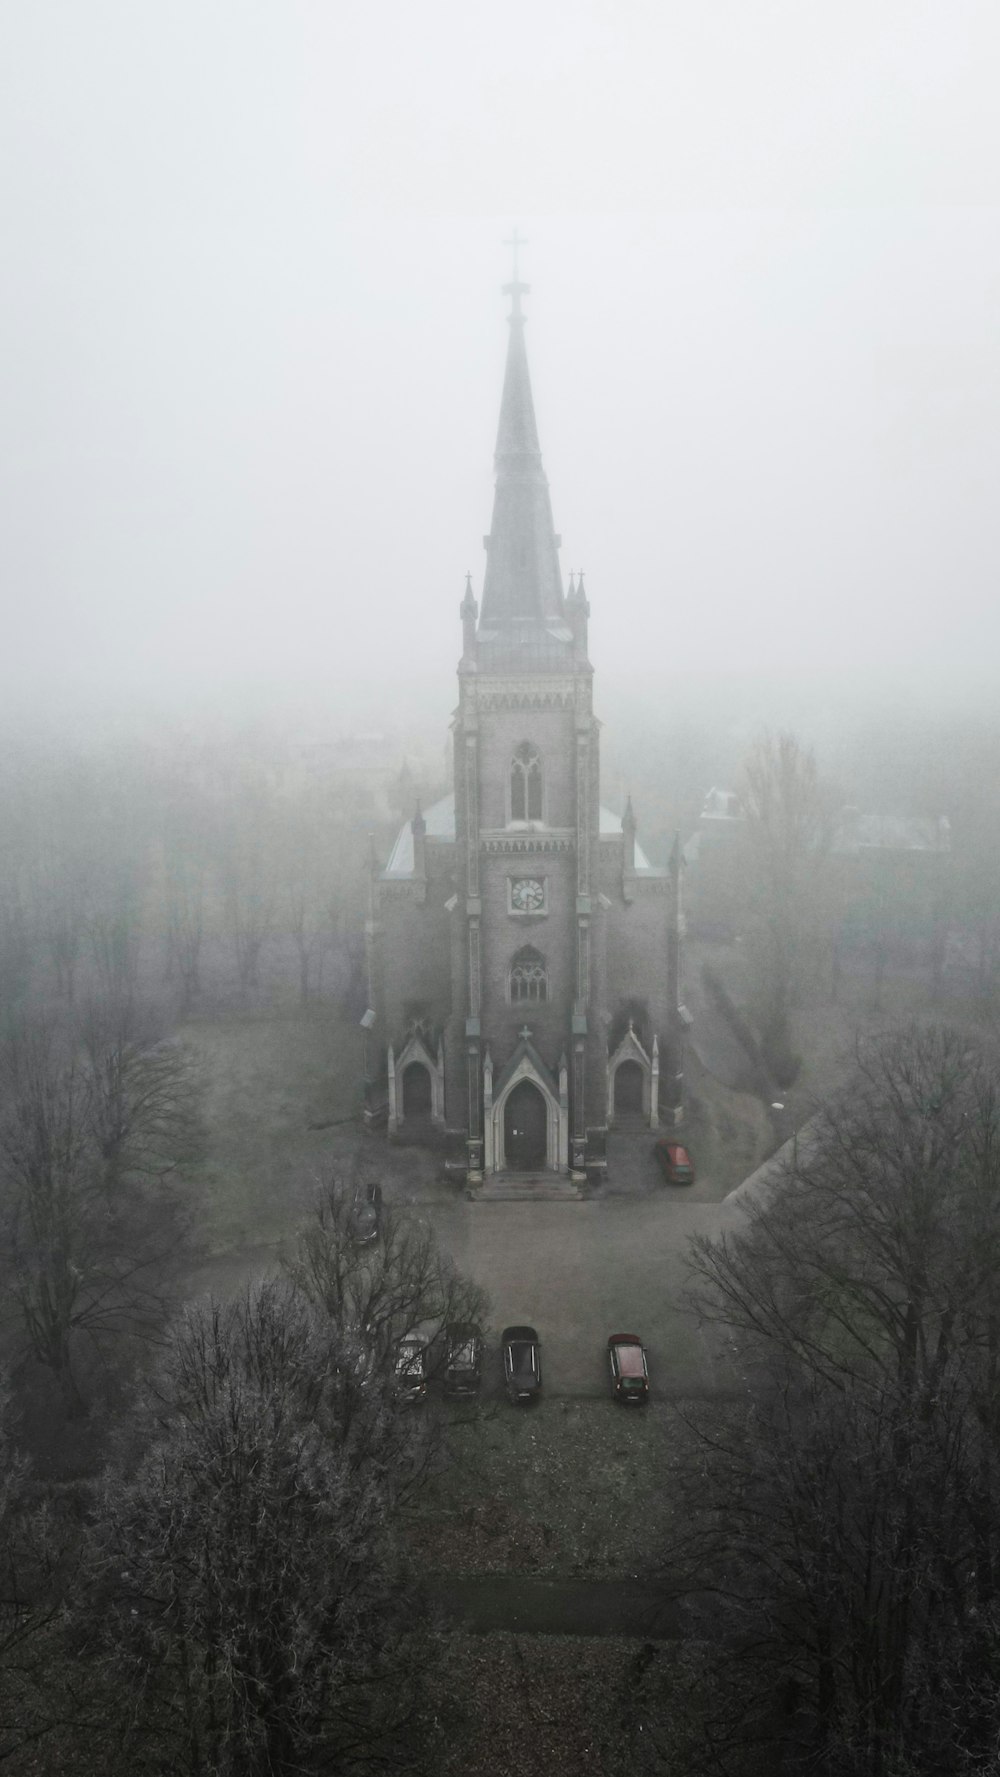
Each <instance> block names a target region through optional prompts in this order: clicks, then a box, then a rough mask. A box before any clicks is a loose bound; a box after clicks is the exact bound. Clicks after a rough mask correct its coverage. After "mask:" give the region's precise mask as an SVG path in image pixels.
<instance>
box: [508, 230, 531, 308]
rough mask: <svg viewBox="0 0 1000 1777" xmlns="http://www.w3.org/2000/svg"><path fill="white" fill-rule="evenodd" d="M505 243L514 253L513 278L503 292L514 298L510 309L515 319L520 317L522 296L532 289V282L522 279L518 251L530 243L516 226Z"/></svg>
mask: <svg viewBox="0 0 1000 1777" xmlns="http://www.w3.org/2000/svg"><path fill="white" fill-rule="evenodd" d="M503 244H504V246H505V247H509V248H510V249H511V254H512V266H511V270H512V272H513V276H512V278H511V281H510V283H509V284H505V285H504V287H503V293H504V295H505V296H510V297H511V298H512V299H513V300H512V302H511V310H510V313H511V319H512V320H513V319H514V317H515V316H516V317H517V318H518V319H520V315H521V298H522V296H527V295H528V293H529V291H530V289H531V285H530V284H522V282H521V279H520V277H519V275H518V263H517V251H518V248H519V247H526V246H527V245H528V243H527V241H526V240H525V238H524V236H523V235H520V234H518V232H517V229H516V228H515V230H514V232H513V234H512V235H511V238H510V240H509V241H504V243H503Z"/></svg>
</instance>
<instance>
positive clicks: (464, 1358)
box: [444, 1320, 483, 1395]
mask: <svg viewBox="0 0 1000 1777" xmlns="http://www.w3.org/2000/svg"><path fill="white" fill-rule="evenodd" d="M482 1379H483V1335H482V1333H481V1332H480V1330H479V1328H478V1327H477V1326H474V1325H473V1323H472V1321H464V1320H463V1321H455V1322H453V1324H452V1325H451V1326H450V1327H447V1328H446V1330H445V1355H444V1392H445V1394H450V1395H462V1394H478V1393H479V1385H480V1383H481V1382H482Z"/></svg>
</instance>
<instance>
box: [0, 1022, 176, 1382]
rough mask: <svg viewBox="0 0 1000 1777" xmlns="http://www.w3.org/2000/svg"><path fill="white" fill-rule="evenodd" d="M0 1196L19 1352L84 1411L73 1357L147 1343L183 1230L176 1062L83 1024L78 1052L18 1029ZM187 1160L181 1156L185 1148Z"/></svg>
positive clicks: (0, 1122)
mask: <svg viewBox="0 0 1000 1777" xmlns="http://www.w3.org/2000/svg"><path fill="white" fill-rule="evenodd" d="M0 1102H2V1103H3V1112H2V1114H0V1187H2V1197H0V1203H2V1216H3V1233H4V1240H3V1249H2V1260H0V1262H2V1265H3V1269H4V1271H5V1273H6V1284H7V1292H8V1301H9V1302H10V1303H11V1304H12V1305H13V1306H14V1308H15V1310H16V1314H17V1318H18V1319H19V1321H20V1324H21V1327H22V1330H23V1333H24V1335H25V1337H26V1340H27V1345H28V1348H29V1350H30V1351H31V1353H32V1354H33V1356H34V1357H35V1358H36V1360H37V1361H38V1362H39V1363H41V1364H43V1365H44V1366H45V1367H46V1368H48V1369H49V1370H50V1371H51V1372H52V1374H53V1375H54V1376H55V1377H56V1379H57V1381H58V1382H59V1384H60V1387H61V1388H62V1391H63V1397H64V1401H65V1404H66V1408H67V1411H68V1412H70V1413H81V1412H83V1411H85V1402H84V1400H83V1396H82V1394H81V1391H80V1388H79V1385H78V1382H77V1377H76V1370H75V1366H74V1361H73V1352H74V1346H75V1344H76V1342H77V1341H78V1339H79V1338H80V1337H82V1336H87V1337H88V1338H89V1339H90V1340H91V1341H93V1342H96V1343H97V1344H98V1345H102V1344H103V1343H104V1342H105V1341H106V1340H107V1339H109V1338H111V1337H112V1336H115V1335H120V1334H121V1333H122V1332H124V1331H129V1332H131V1333H138V1334H140V1335H147V1336H148V1335H150V1334H153V1333H155V1332H156V1330H157V1329H158V1328H159V1326H160V1325H161V1324H162V1321H163V1318H164V1313H165V1309H166V1297H165V1278H164V1270H165V1266H166V1264H167V1262H168V1259H169V1258H170V1256H171V1255H173V1254H174V1253H175V1251H176V1248H177V1246H178V1242H179V1240H180V1239H181V1236H182V1232H183V1225H184V1224H183V1215H182V1205H181V1204H180V1202H179V1200H178V1199H177V1198H176V1197H174V1196H173V1195H172V1194H171V1193H170V1191H169V1190H168V1189H167V1188H166V1174H167V1172H169V1171H171V1170H172V1169H173V1167H174V1165H175V1164H176V1160H177V1156H176V1154H175V1155H174V1156H173V1157H171V1155H170V1152H169V1150H170V1148H171V1147H172V1146H174V1145H175V1144H176V1145H177V1146H179V1145H180V1143H181V1141H182V1139H183V1140H184V1141H185V1142H190V1140H191V1138H192V1135H193V1133H194V1130H195V1129H196V1119H195V1115H194V1110H193V1107H192V1095H191V1089H190V1082H189V1080H188V1076H187V1072H186V1067H185V1064H184V1063H183V1061H182V1060H178V1059H177V1058H176V1057H175V1056H174V1055H173V1054H171V1053H170V1052H169V1051H167V1052H161V1051H157V1050H156V1049H153V1050H147V1051H143V1050H142V1049H141V1047H140V1046H138V1045H136V1044H135V1043H134V1042H133V1041H132V1040H130V1039H129V1038H128V1036H127V1035H126V1034H125V1031H124V1029H123V1026H122V1024H121V1023H120V1022H119V1023H118V1024H117V1026H115V1025H114V1024H113V1023H111V1024H109V1025H108V1026H107V1028H106V1029H105V1030H104V1031H103V1033H102V1032H100V1031H99V1027H98V1023H97V1021H96V1019H95V1020H94V1021H92V1024H91V1028H90V1031H89V1033H88V1037H87V1040H86V1042H85V1043H84V1045H83V1049H82V1053H81V1051H80V1049H79V1048H78V1046H77V1045H76V1043H75V1042H74V1041H71V1040H70V1039H69V1038H68V1037H67V1036H66V1034H65V1033H61V1032H58V1031H57V1030H56V1029H55V1028H54V1027H53V1026H52V1025H51V1024H44V1023H36V1024H34V1025H32V1024H27V1023H24V1024H22V1025H21V1027H20V1028H19V1029H18V1030H17V1032H16V1033H15V1034H14V1035H12V1036H11V1037H10V1038H9V1039H8V1041H7V1043H6V1045H5V1046H4V1049H3V1051H2V1054H0ZM188 1151H190V1150H188Z"/></svg>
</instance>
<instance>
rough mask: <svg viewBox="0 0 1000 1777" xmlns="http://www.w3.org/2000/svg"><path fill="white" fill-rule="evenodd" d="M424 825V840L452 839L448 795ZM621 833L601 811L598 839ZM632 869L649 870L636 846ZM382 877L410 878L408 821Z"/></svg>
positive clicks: (452, 805) (428, 812)
mask: <svg viewBox="0 0 1000 1777" xmlns="http://www.w3.org/2000/svg"><path fill="white" fill-rule="evenodd" d="M423 815H424V820H425V822H426V824H427V837H428V839H454V837H455V796H454V792H453V791H452V792H450V793H449V794H448V795H447V796H442V797H441V800H440V801H439V802H432V803H431V806H430V808H425V809H424V811H423ZM621 830H622V824H621V821H620V820H619V819H618V816H617V815H616V814H612V812H611V810H610V808H602V809H601V838H602V839H610V838H612V837H613V836H614V835H615V834H616V833H620V832H621ZM635 865H636V869H637V870H649V869H651V868H652V866H651V865H650V862H649V859H648V858H647V857H646V854H645V852H644V851H643V849H642V847H641V846H640V845H637V846H636V848H635ZM382 874H383V876H412V875H413V828H412V826H411V824H410V822H409V821H404V823H403V825H402V826H401V827H400V829H399V832H398V833H397V835H396V843H395V845H394V846H393V848H392V851H391V852H390V853H389V862H388V863H387V865H386V867H385V869H384V871H383V872H382Z"/></svg>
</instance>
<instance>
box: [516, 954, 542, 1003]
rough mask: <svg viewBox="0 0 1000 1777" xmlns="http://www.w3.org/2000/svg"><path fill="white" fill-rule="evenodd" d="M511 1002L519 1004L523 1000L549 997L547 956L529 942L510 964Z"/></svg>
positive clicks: (537, 999)
mask: <svg viewBox="0 0 1000 1777" xmlns="http://www.w3.org/2000/svg"><path fill="white" fill-rule="evenodd" d="M508 985H509V993H510V1002H511V1005H512V1006H516V1005H518V1004H519V1003H520V1002H521V1001H522V1000H535V1001H540V1000H547V999H548V997H549V977H548V971H547V970H546V967H545V958H544V956H540V955H539V953H538V951H537V950H533V949H532V947H531V945H530V944H528V945H526V946H525V948H524V949H523V950H519V951H518V953H517V955H516V956H515V957H514V960H513V962H512V963H511V965H510V975H509V976H508Z"/></svg>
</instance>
